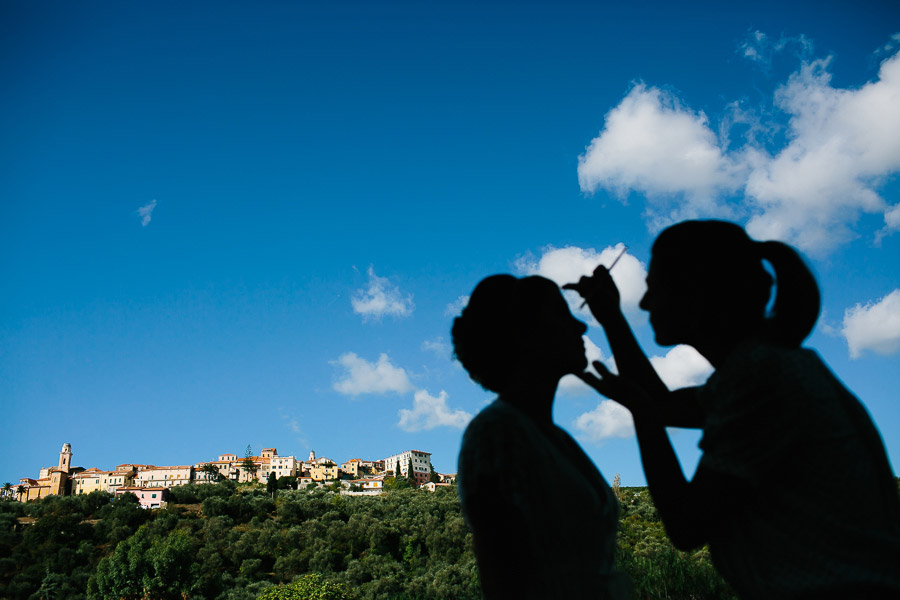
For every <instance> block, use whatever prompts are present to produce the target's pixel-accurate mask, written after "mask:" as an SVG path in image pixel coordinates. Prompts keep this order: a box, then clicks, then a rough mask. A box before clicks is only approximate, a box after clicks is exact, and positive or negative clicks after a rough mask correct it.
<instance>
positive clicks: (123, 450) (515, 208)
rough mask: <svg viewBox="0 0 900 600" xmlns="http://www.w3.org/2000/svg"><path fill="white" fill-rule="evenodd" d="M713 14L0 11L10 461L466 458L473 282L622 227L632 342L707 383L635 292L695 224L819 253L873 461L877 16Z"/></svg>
mask: <svg viewBox="0 0 900 600" xmlns="http://www.w3.org/2000/svg"><path fill="white" fill-rule="evenodd" d="M617 4H618V3H617ZM721 4H722V3H719V2H716V3H712V2H709V3H703V2H699V3H691V4H690V6H689V7H679V6H675V5H674V4H673V3H663V2H639V3H630V4H628V6H624V5H615V6H613V5H611V4H610V5H605V4H603V3H598V2H584V3H581V2H565V3H556V4H554V5H553V6H550V5H549V3H536V2H524V3H512V2H502V3H466V2H462V3H412V2H399V3H379V2H341V3H337V2H334V3H324V2H309V3H307V2H269V3H263V4H257V5H255V6H252V7H251V6H250V5H248V4H246V3H237V2H215V3H213V2H192V3H166V2H163V3H122V2H116V3H112V2H91V3H89V4H59V3H47V2H6V3H4V4H3V5H2V7H0V80H2V82H3V90H4V91H3V93H2V94H0V131H2V132H3V134H2V136H0V202H2V204H0V209H2V219H0V273H2V278H0V286H2V287H0V404H2V414H3V418H2V426H0V456H2V461H0V481H10V482H13V483H16V482H17V481H18V479H19V478H21V477H26V476H28V477H35V476H36V475H37V472H38V470H39V469H40V467H42V466H50V465H53V464H55V463H56V457H57V453H58V452H59V449H60V447H61V445H62V444H63V443H64V442H68V443H71V444H72V446H73V451H74V458H73V462H74V463H75V464H77V465H80V466H84V467H99V468H102V469H110V468H112V467H114V466H115V465H117V464H120V463H124V462H137V463H151V464H159V465H165V464H188V463H195V462H199V461H204V460H210V459H213V458H215V457H216V456H217V455H218V454H221V453H225V452H232V453H236V454H243V452H244V450H245V448H246V447H247V445H248V444H250V445H251V446H252V447H253V449H254V450H256V451H258V450H259V449H260V448H263V447H272V446H274V447H277V448H278V450H279V452H280V453H281V454H285V455H288V454H294V455H297V456H305V455H306V454H307V453H308V452H309V451H310V450H315V451H316V452H317V454H318V455H320V456H322V455H324V456H328V457H331V458H333V459H335V460H338V461H343V460H346V459H349V458H353V457H361V458H370V459H377V458H383V457H386V456H388V455H390V454H394V453H397V452H400V451H403V450H407V449H419V450H425V451H430V452H432V453H433V462H434V464H435V466H436V468H437V469H438V470H439V471H442V472H453V471H455V469H456V454H457V452H458V450H459V442H460V437H461V433H462V429H461V428H462V427H463V426H464V425H465V423H466V422H467V420H468V419H469V418H471V415H473V414H475V413H477V412H478V411H479V410H480V409H481V408H482V407H483V406H484V405H485V403H486V402H488V401H489V400H490V399H491V396H490V395H489V394H487V393H486V392H484V391H483V390H481V389H479V388H478V387H477V386H475V385H474V384H472V383H471V382H470V381H469V380H468V378H467V377H466V375H465V373H464V372H463V371H462V369H461V368H460V367H459V365H458V364H456V363H455V362H453V361H452V359H451V356H450V350H449V346H448V341H449V328H450V324H451V321H452V318H453V316H454V314H455V312H457V311H458V310H459V307H460V301H461V299H464V298H465V297H466V295H467V294H468V293H469V292H470V291H471V289H472V288H473V287H474V285H475V284H476V283H477V282H478V281H479V280H480V279H481V278H483V277H484V276H487V275H489V274H492V273H498V272H512V273H516V274H525V273H541V274H544V275H546V276H549V277H551V278H554V279H555V280H557V281H559V282H561V283H562V282H565V281H567V280H569V278H572V277H577V275H579V274H581V273H583V272H586V271H589V270H590V269H592V268H593V266H595V265H596V264H598V263H599V262H606V264H608V261H610V260H611V259H612V257H613V256H614V255H615V254H616V252H617V251H618V249H619V248H620V247H621V246H620V244H625V245H627V247H628V253H627V254H626V255H625V257H624V258H623V259H622V261H621V263H620V264H618V265H617V266H616V269H615V270H614V271H613V273H614V275H615V277H616V279H617V280H618V282H619V284H620V286H621V287H622V289H623V293H624V296H625V303H626V310H627V311H628V314H629V315H630V316H631V320H632V323H633V324H634V326H635V328H636V331H637V333H638V336H639V338H640V339H641V341H642V343H643V344H644V347H645V348H646V350H647V352H648V353H649V354H650V355H652V356H654V357H655V358H654V360H655V362H656V364H657V365H658V366H659V368H660V370H661V371H662V372H663V373H664V377H665V378H666V379H667V381H668V382H669V383H670V384H671V385H673V386H677V385H686V384H690V383H696V382H699V381H702V380H703V378H704V377H706V376H708V374H709V370H708V367H707V366H706V365H705V364H704V363H703V361H702V360H700V359H698V358H697V356H696V355H695V354H694V353H692V351H691V350H690V349H686V348H676V349H670V348H659V347H657V346H655V345H654V344H653V343H652V332H651V331H650V328H649V326H648V324H647V320H646V317H645V316H643V315H642V314H641V313H640V311H639V310H637V309H636V306H635V305H636V301H637V299H638V298H639V297H640V294H641V292H642V289H641V288H642V285H643V284H642V281H643V277H644V274H645V269H646V264H647V260H648V258H649V247H650V244H651V243H652V240H653V238H654V236H655V234H656V233H657V232H658V230H659V228H660V227H661V226H664V225H665V224H666V223H669V222H671V221H672V220H677V219H680V218H684V217H693V216H699V217H713V216H715V217H725V218H730V219H733V220H736V221H738V222H740V223H742V224H745V225H747V226H748V228H749V230H750V231H751V233H752V234H753V235H754V236H755V237H757V238H759V239H782V240H785V241H788V242H791V243H794V244H796V245H798V246H799V247H800V248H801V249H802V250H803V251H804V252H805V253H806V254H807V256H808V257H809V260H810V264H811V266H812V267H813V269H814V270H815V272H816V274H817V276H818V278H819V281H820V284H821V287H822V289H823V296H824V312H823V315H822V318H821V319H820V321H819V324H818V326H817V328H816V330H815V332H814V334H813V335H812V337H811V338H810V340H809V345H810V346H812V347H814V348H816V349H817V350H818V351H819V352H820V353H821V354H822V355H823V357H824V358H825V360H826V361H827V362H828V363H829V364H830V365H831V367H832V368H833V370H834V371H835V372H836V373H837V374H838V376H839V377H840V378H841V379H842V380H843V381H844V382H846V383H847V385H848V386H849V387H850V388H851V389H852V390H853V391H854V392H855V393H856V394H857V395H858V396H859V397H860V398H861V399H862V400H863V402H864V403H865V404H866V406H867V407H868V409H869V411H870V413H871V414H872V415H873V417H874V419H875V420H876V422H877V424H878V426H879V428H880V430H881V433H882V436H883V437H884V440H885V443H886V446H887V448H888V452H889V454H890V457H891V460H892V463H893V465H894V466H895V468H896V467H897V465H898V463H900V407H898V402H897V391H896V390H897V389H900V368H898V367H900V260H898V259H900V232H898V230H900V208H898V205H900V193H898V192H900V183H898V172H900V142H898V140H900V57H898V50H900V36H898V33H900V8H898V7H897V4H896V3H895V2H892V1H876V2H871V3H868V4H867V7H866V9H865V10H861V9H860V8H859V7H858V6H856V5H854V3H851V2H825V3H823V2H795V3H790V4H789V5H788V6H781V5H780V3H774V2H768V3H767V2H761V3H760V2H757V3H752V4H747V5H745V6H741V7H728V8H724V7H722V6H720V5H721ZM573 306H576V305H575V304H574V300H573ZM581 316H585V315H583V314H582V315H581ZM588 337H589V339H590V340H591V342H592V343H590V344H588V346H589V353H590V354H591V356H592V357H597V358H601V359H604V360H608V359H609V353H608V349H607V347H606V345H605V342H604V338H603V334H602V331H601V330H600V329H599V328H597V327H596V326H592V327H591V328H590V330H589V332H588ZM555 417H556V420H557V422H558V423H559V424H560V425H562V426H563V427H565V428H566V429H568V430H569V431H570V432H572V433H573V435H575V437H576V438H577V439H578V440H579V441H580V442H581V443H582V445H583V446H584V448H585V449H586V450H587V452H588V453H589V454H590V456H591V457H592V458H593V459H594V460H595V462H596V463H597V465H598V466H599V467H600V469H601V470H602V471H603V473H604V474H605V475H606V477H607V479H609V480H611V479H612V477H613V476H614V475H615V474H616V473H619V474H621V478H622V482H623V484H624V485H641V484H643V483H644V481H645V480H644V477H643V473H642V471H641V468H640V461H639V456H638V452H637V446H636V443H635V439H634V436H633V433H632V432H631V429H630V426H629V420H628V416H627V413H623V411H622V410H619V409H617V408H616V407H615V406H614V405H611V404H608V403H603V402H601V401H600V399H599V398H598V397H596V396H595V395H592V394H591V393H589V392H588V391H587V390H585V389H584V388H583V387H579V384H578V383H576V382H572V381H565V382H564V384H563V386H562V390H561V392H560V394H559V396H558V399H557V404H556V409H555ZM673 438H674V440H675V443H676V446H677V448H678V451H679V454H680V456H681V457H682V459H683V462H684V463H685V465H687V466H688V468H689V469H690V468H693V465H694V464H695V463H696V460H697V457H698V455H697V450H696V442H697V439H698V434H697V433H696V432H688V431H677V432H673Z"/></svg>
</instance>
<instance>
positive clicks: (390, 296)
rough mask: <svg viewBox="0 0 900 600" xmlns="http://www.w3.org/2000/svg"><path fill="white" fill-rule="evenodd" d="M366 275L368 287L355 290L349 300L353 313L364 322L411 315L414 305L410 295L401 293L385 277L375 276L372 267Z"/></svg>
mask: <svg viewBox="0 0 900 600" xmlns="http://www.w3.org/2000/svg"><path fill="white" fill-rule="evenodd" d="M366 273H367V274H368V276H369V285H368V287H367V288H365V289H359V290H357V291H356V292H355V293H354V294H353V297H352V298H351V299H350V303H351V304H352V306H353V312H355V313H356V314H358V315H362V317H363V320H364V321H365V320H372V319H375V320H377V319H380V318H382V317H383V316H385V315H391V316H394V317H408V316H409V315H411V314H412V313H413V310H415V304H413V300H412V295H410V294H404V293H403V292H401V291H400V288H398V287H397V286H396V285H393V284H391V282H390V281H389V280H388V279H387V278H386V277H379V276H378V275H376V274H375V269H374V268H373V267H372V266H370V267H369V268H368V270H367V271H366Z"/></svg>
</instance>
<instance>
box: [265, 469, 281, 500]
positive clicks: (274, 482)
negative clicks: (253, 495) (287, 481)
mask: <svg viewBox="0 0 900 600" xmlns="http://www.w3.org/2000/svg"><path fill="white" fill-rule="evenodd" d="M266 491H267V492H268V493H270V494H272V498H274V497H275V492H277V491H278V479H276V478H275V471H272V472H271V473H269V478H268V479H267V480H266Z"/></svg>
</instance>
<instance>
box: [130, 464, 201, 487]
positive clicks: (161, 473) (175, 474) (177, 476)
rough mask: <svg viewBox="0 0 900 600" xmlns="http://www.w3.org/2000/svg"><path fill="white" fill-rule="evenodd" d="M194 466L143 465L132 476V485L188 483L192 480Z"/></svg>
mask: <svg viewBox="0 0 900 600" xmlns="http://www.w3.org/2000/svg"><path fill="white" fill-rule="evenodd" d="M193 476H194V467H193V466H191V465H179V466H174V467H156V466H150V465H145V466H144V468H143V469H139V470H138V471H137V474H136V475H135V476H134V486H135V487H139V488H151V487H162V488H169V487H172V486H176V485H188V484H189V483H191V482H192V481H193Z"/></svg>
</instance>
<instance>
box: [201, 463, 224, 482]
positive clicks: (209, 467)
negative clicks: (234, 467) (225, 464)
mask: <svg viewBox="0 0 900 600" xmlns="http://www.w3.org/2000/svg"><path fill="white" fill-rule="evenodd" d="M200 472H201V473H206V479H207V480H209V481H212V482H213V483H218V482H220V481H222V480H223V479H224V478H225V476H224V475H222V473H221V471H219V467H217V466H216V465H214V464H212V463H206V464H204V465H203V466H202V467H200Z"/></svg>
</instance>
